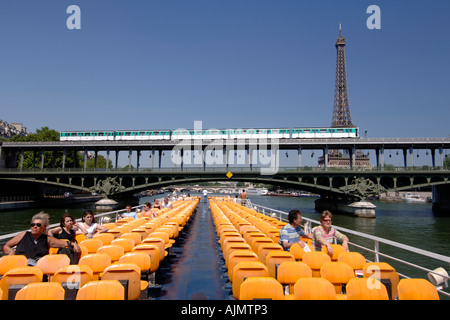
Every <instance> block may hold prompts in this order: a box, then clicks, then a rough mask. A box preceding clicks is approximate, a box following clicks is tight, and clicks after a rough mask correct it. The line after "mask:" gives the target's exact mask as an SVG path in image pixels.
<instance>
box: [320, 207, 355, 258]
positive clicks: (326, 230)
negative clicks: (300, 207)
mask: <svg viewBox="0 0 450 320" xmlns="http://www.w3.org/2000/svg"><path fill="white" fill-rule="evenodd" d="M332 221H333V214H332V213H331V212H330V211H328V210H325V211H323V212H322V214H321V215H320V226H317V227H314V228H313V229H312V234H313V240H312V246H313V247H314V248H315V250H316V251H321V250H322V246H326V247H327V249H328V254H329V255H330V256H332V255H333V247H332V246H331V244H332V243H333V240H334V238H336V239H337V240H339V241H342V246H343V247H344V249H345V250H346V251H348V238H347V236H346V235H344V234H342V233H341V232H339V231H338V230H336V229H335V228H333V227H332V226H331V222H332Z"/></svg>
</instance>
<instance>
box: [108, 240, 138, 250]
mask: <svg viewBox="0 0 450 320" xmlns="http://www.w3.org/2000/svg"><path fill="white" fill-rule="evenodd" d="M111 244H112V245H114V246H121V247H122V248H123V251H124V253H127V252H131V250H133V248H134V245H135V244H134V240H132V239H127V238H117V239H114V240H113V241H112V242H111Z"/></svg>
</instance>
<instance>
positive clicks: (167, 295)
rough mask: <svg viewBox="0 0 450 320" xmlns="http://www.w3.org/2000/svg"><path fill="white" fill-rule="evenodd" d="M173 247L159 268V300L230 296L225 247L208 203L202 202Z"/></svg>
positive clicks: (217, 298)
mask: <svg viewBox="0 0 450 320" xmlns="http://www.w3.org/2000/svg"><path fill="white" fill-rule="evenodd" d="M185 229H187V230H183V235H182V236H181V237H179V238H178V239H177V241H176V243H175V244H174V247H173V248H172V251H173V254H172V255H169V256H167V257H166V259H167V258H169V259H168V262H167V263H165V264H163V265H162V266H161V267H160V270H158V271H157V278H156V280H157V283H158V284H159V285H161V287H162V288H161V293H160V295H159V296H158V297H155V298H154V299H156V300H226V299H230V291H229V290H227V289H226V282H227V281H228V278H227V277H226V276H224V274H226V273H224V271H223V270H224V269H223V265H222V263H221V253H222V252H221V250H220V245H219V243H218V236H217V233H216V228H215V225H214V223H213V219H212V215H211V211H210V208H209V205H208V203H206V202H200V203H199V204H198V206H197V208H196V212H195V213H194V214H193V216H191V219H190V221H189V224H188V225H186V227H185Z"/></svg>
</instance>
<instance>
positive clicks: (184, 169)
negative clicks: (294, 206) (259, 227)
mask: <svg viewBox="0 0 450 320" xmlns="http://www.w3.org/2000/svg"><path fill="white" fill-rule="evenodd" d="M261 169H268V168H265V167H255V166H253V167H249V166H243V167H231V166H230V167H223V166H222V167H212V166H208V167H199V166H197V167H162V168H86V169H84V168H42V169H41V168H22V169H20V168H0V173H34V172H36V173H63V172H64V173H79V172H80V173H81V172H83V173H85V172H92V173H95V172H98V173H100V172H102V173H104V172H117V173H127V172H142V173H146V172H149V173H178V172H225V173H227V172H229V171H230V172H232V173H235V172H236V173H239V172H260V171H261ZM349 171H350V172H377V173H381V172H388V173H392V172H415V173H417V172H449V171H450V169H447V168H442V167H429V166H417V167H391V166H389V167H385V168H376V167H373V168H364V167H354V168H332V167H329V168H323V167H308V166H305V167H278V168H276V170H275V172H276V173H286V172H338V173H343V172H349Z"/></svg>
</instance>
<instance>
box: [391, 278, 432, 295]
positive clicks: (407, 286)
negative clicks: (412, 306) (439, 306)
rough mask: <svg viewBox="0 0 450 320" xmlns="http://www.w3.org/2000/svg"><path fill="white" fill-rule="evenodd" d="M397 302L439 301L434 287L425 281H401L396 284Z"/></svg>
mask: <svg viewBox="0 0 450 320" xmlns="http://www.w3.org/2000/svg"><path fill="white" fill-rule="evenodd" d="M398 299H399V300H439V294H438V291H437V289H436V287H435V286H434V285H433V284H432V283H431V282H429V281H427V280H425V279H402V280H400V282H399V284H398Z"/></svg>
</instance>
